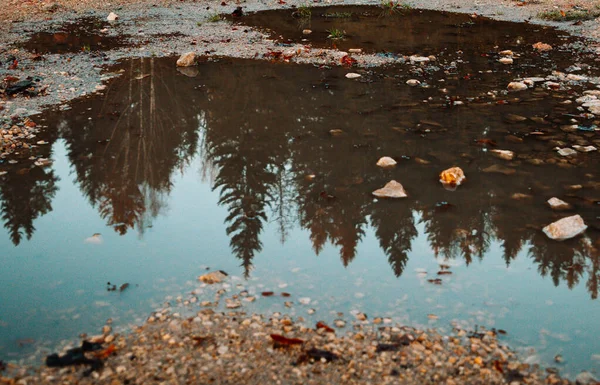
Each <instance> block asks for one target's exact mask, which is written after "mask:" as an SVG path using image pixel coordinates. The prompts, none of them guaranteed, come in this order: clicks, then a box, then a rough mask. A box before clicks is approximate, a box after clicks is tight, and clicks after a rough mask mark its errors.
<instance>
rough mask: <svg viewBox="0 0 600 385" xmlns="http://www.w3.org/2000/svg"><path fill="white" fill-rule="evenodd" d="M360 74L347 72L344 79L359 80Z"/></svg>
mask: <svg viewBox="0 0 600 385" xmlns="http://www.w3.org/2000/svg"><path fill="white" fill-rule="evenodd" d="M359 77H360V74H357V73H354V72H349V73H347V74H346V79H356V78H359Z"/></svg>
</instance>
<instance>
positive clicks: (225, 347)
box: [217, 345, 229, 355]
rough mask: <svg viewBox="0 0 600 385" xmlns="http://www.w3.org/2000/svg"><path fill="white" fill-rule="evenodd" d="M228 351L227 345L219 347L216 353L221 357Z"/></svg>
mask: <svg viewBox="0 0 600 385" xmlns="http://www.w3.org/2000/svg"><path fill="white" fill-rule="evenodd" d="M228 351H229V347H228V346H227V345H221V346H219V348H218V349H217V352H218V353H219V354H221V355H223V354H226V353H227V352H228Z"/></svg>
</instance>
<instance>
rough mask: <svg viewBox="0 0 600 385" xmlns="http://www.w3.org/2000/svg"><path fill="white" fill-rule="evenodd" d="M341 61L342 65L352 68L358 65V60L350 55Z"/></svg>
mask: <svg viewBox="0 0 600 385" xmlns="http://www.w3.org/2000/svg"><path fill="white" fill-rule="evenodd" d="M340 61H341V62H342V65H345V66H348V67H352V64H354V63H356V59H353V58H351V57H350V56H348V55H346V56H344V57H343V58H342V59H341V60H340Z"/></svg>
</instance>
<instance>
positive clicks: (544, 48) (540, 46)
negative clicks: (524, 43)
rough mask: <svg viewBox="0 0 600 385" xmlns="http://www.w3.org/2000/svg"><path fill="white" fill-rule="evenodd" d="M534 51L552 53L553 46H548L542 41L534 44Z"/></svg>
mask: <svg viewBox="0 0 600 385" xmlns="http://www.w3.org/2000/svg"><path fill="white" fill-rule="evenodd" d="M533 49H535V50H538V51H540V52H546V51H551V50H552V46H551V45H550V44H546V43H542V42H541V41H538V42H537V43H535V44H533Z"/></svg>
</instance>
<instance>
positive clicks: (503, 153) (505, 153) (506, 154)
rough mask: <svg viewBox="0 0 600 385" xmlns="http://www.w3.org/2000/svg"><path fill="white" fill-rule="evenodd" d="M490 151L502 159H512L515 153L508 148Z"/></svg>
mask: <svg viewBox="0 0 600 385" xmlns="http://www.w3.org/2000/svg"><path fill="white" fill-rule="evenodd" d="M490 152H491V153H493V154H494V155H496V156H497V157H498V158H500V159H504V160H512V159H513V158H514V157H515V153H514V152H512V151H509V150H490Z"/></svg>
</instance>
